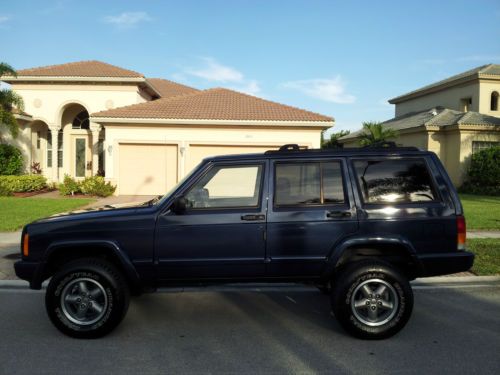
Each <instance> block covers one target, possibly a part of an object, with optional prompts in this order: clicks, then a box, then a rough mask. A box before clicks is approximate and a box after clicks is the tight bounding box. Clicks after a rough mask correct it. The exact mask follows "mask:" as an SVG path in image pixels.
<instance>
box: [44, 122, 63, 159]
mask: <svg viewBox="0 0 500 375" xmlns="http://www.w3.org/2000/svg"><path fill="white" fill-rule="evenodd" d="M57 143H58V144H57V165H58V166H59V167H62V166H63V132H62V130H59V134H58V135H57ZM47 168H52V132H51V131H50V130H49V131H47Z"/></svg>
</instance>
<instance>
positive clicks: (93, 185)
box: [59, 175, 116, 197]
mask: <svg viewBox="0 0 500 375" xmlns="http://www.w3.org/2000/svg"><path fill="white" fill-rule="evenodd" d="M115 190H116V186H113V185H111V183H110V182H105V181H104V178H103V177H101V176H93V177H86V178H85V179H84V180H83V181H81V182H78V181H76V180H75V179H74V178H72V177H71V176H68V175H65V176H64V181H63V183H62V184H60V185H59V192H60V193H61V194H62V195H74V194H78V193H82V194H86V195H97V196H99V197H109V196H110V195H112V194H113V193H114V192H115Z"/></svg>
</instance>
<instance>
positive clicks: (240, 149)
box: [186, 145, 280, 173]
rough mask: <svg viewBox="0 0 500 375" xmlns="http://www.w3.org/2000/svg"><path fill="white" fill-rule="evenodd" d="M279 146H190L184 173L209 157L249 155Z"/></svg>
mask: <svg viewBox="0 0 500 375" xmlns="http://www.w3.org/2000/svg"><path fill="white" fill-rule="evenodd" d="M279 147H280V146H217V145H190V146H189V152H188V155H187V160H186V173H188V172H189V171H190V170H191V169H193V168H194V167H196V166H197V165H198V163H199V162H200V161H202V160H203V159H204V158H206V157H209V156H216V155H231V154H250V153H255V152H265V151H267V150H273V149H278V148H279Z"/></svg>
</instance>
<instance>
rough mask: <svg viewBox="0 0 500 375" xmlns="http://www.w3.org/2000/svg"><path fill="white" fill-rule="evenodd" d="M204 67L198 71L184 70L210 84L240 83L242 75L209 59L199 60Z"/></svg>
mask: <svg viewBox="0 0 500 375" xmlns="http://www.w3.org/2000/svg"><path fill="white" fill-rule="evenodd" d="M201 60H203V62H204V66H203V67H201V68H198V69H192V68H189V69H186V73H187V74H190V75H193V76H195V77H199V78H203V79H206V80H207V81H212V82H242V81H243V77H244V76H243V73H241V72H240V71H238V70H236V69H234V68H232V67H230V66H226V65H222V64H220V63H218V62H217V61H216V60H215V59H213V58H211V57H203V58H201Z"/></svg>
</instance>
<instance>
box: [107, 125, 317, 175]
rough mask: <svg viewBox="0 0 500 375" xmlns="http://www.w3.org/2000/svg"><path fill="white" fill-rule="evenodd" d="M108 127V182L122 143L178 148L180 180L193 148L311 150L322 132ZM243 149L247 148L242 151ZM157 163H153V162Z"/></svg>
mask: <svg viewBox="0 0 500 375" xmlns="http://www.w3.org/2000/svg"><path fill="white" fill-rule="evenodd" d="M103 125H104V126H105V127H106V141H105V152H106V178H107V179H109V180H110V181H113V182H114V183H116V182H117V179H118V171H117V170H116V168H114V167H115V165H118V160H119V145H120V144H121V143H164V144H177V145H178V146H179V147H178V149H179V154H178V160H179V166H178V170H179V178H182V177H183V176H184V175H185V174H186V173H188V172H189V170H188V169H189V166H190V164H191V163H188V162H187V160H188V158H189V147H190V145H196V144H198V145H200V144H203V145H214V146H217V145H221V146H228V145H231V146H276V145H283V144H286V143H298V144H300V145H303V146H307V147H309V148H311V147H312V148H319V147H320V135H321V129H310V128H297V127H287V128H283V127H269V126H265V125H264V126H234V127H233V126H219V127H217V126H190V125H145V124H130V125H124V124H103ZM242 149H244V147H242ZM152 162H154V161H152Z"/></svg>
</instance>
